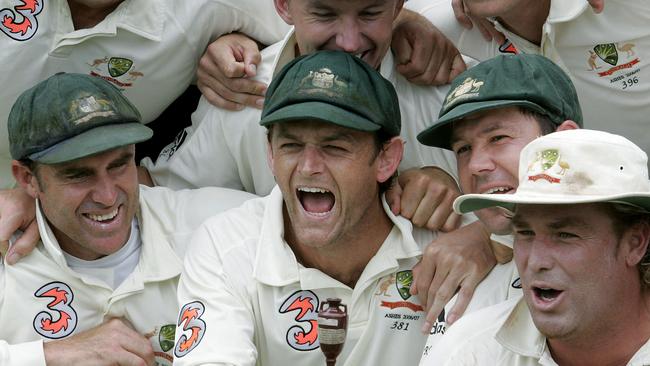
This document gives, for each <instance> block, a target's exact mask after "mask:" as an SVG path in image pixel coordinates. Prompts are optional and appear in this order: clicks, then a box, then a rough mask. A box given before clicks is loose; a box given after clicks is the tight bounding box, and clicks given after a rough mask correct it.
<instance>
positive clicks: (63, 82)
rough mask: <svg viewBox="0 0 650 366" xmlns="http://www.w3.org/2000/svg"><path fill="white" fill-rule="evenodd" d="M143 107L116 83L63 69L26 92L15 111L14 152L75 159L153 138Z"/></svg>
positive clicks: (43, 159) (49, 159) (44, 159)
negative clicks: (142, 116)
mask: <svg viewBox="0 0 650 366" xmlns="http://www.w3.org/2000/svg"><path fill="white" fill-rule="evenodd" d="M140 122H141V118H140V113H139V112H138V110H137V109H136V108H135V107H134V106H133V104H131V102H129V101H128V100H127V99H126V97H124V95H122V93H121V92H120V91H119V90H118V89H117V88H116V87H115V86H113V85H112V84H111V83H109V82H107V81H105V80H102V79H100V78H97V77H93V76H89V75H82V74H66V73H59V74H56V75H54V76H51V77H50V78H48V79H47V80H45V81H42V82H40V83H38V84H36V85H35V86H34V87H32V88H31V89H28V90H26V91H25V92H23V93H22V94H21V95H20V96H19V97H18V100H16V103H14V105H13V107H12V108H11V112H10V113H9V123H8V128H9V145H10V150H11V157H12V158H13V159H16V160H21V159H26V158H29V159H31V160H33V161H36V162H39V163H43V164H55V163H62V162H66V161H71V160H75V159H79V158H83V157H85V156H89V155H93V154H96V153H100V152H102V151H107V150H111V149H114V148H117V147H120V146H125V145H130V144H134V143H137V142H140V141H145V140H147V139H149V138H150V137H151V136H152V134H153V131H151V129H150V128H148V127H146V126H145V125H143V124H142V123H140Z"/></svg>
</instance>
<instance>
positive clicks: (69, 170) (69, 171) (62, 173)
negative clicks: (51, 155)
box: [56, 151, 134, 177]
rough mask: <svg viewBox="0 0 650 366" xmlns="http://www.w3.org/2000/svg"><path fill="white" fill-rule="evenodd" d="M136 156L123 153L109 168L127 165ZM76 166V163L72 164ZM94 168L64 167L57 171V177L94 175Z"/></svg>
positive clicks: (126, 152) (130, 153)
mask: <svg viewBox="0 0 650 366" xmlns="http://www.w3.org/2000/svg"><path fill="white" fill-rule="evenodd" d="M133 157H134V154H133V153H132V152H130V151H125V152H123V153H122V154H121V155H120V156H119V157H117V158H116V159H114V160H113V161H111V162H110V163H109V164H108V167H109V168H113V167H116V166H119V165H121V164H124V163H127V162H128V161H129V160H130V159H133ZM72 164H74V163H72ZM94 171H95V170H94V168H91V167H88V166H75V165H71V166H67V167H66V166H63V167H62V168H61V169H60V170H57V173H56V174H57V175H58V176H59V177H68V176H71V175H79V174H85V175H89V174H93V173H94Z"/></svg>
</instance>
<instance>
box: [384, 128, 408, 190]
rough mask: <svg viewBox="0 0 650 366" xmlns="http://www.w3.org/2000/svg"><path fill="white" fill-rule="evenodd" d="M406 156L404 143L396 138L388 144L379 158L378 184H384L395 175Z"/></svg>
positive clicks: (399, 138)
mask: <svg viewBox="0 0 650 366" xmlns="http://www.w3.org/2000/svg"><path fill="white" fill-rule="evenodd" d="M403 154H404V141H402V138H401V137H399V136H395V137H393V138H392V139H390V141H388V142H386V143H385V144H384V146H383V147H382V149H381V151H380V152H379V155H378V156H377V161H378V164H377V182H380V183H383V182H385V181H387V180H388V179H390V177H392V176H393V174H395V172H396V171H397V167H398V166H399V163H400V162H401V161H402V155H403Z"/></svg>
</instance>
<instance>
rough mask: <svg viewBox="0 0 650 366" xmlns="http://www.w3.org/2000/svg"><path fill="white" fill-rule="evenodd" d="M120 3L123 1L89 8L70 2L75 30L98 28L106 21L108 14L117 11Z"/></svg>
mask: <svg viewBox="0 0 650 366" xmlns="http://www.w3.org/2000/svg"><path fill="white" fill-rule="evenodd" d="M120 3H121V1H116V2H115V3H113V4H110V5H107V6H102V7H89V6H86V5H84V4H81V3H79V2H77V1H76V0H68V6H69V7H70V15H71V16H72V24H73V25H74V29H75V30H79V29H87V28H92V27H94V26H96V25H97V24H99V23H100V22H101V21H102V20H104V19H105V18H106V17H107V16H108V14H110V13H111V12H112V11H113V10H115V8H117V6H118V5H120Z"/></svg>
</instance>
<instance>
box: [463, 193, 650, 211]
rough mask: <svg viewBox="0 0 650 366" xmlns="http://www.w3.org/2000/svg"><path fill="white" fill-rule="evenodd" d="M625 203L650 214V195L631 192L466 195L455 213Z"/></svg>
mask: <svg viewBox="0 0 650 366" xmlns="http://www.w3.org/2000/svg"><path fill="white" fill-rule="evenodd" d="M598 202H603V203H607V202H609V203H625V204H630V205H634V206H637V207H641V208H643V209H645V210H646V211H649V212H650V193H647V192H630V193H624V194H614V195H591V196H590V195H584V196H566V195H549V194H530V193H526V194H517V193H516V192H515V193H514V194H466V195H462V196H460V197H458V198H457V199H456V200H455V201H454V211H456V212H457V213H459V214H464V213H468V212H472V211H476V210H481V209H484V208H489V207H503V208H505V209H507V210H510V211H514V209H515V206H516V205H518V204H532V205H572V204H582V203H598Z"/></svg>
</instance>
